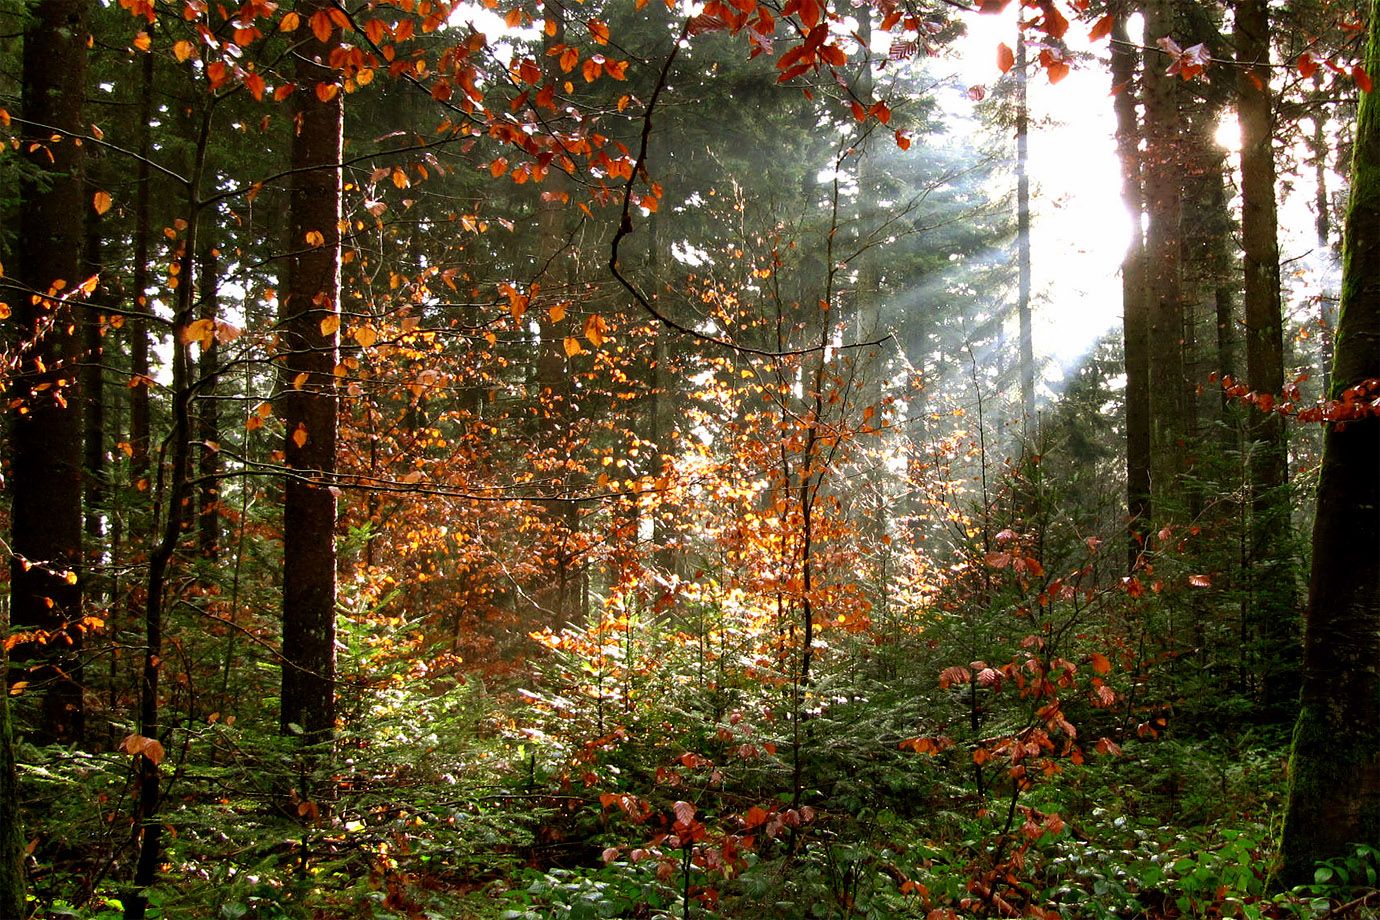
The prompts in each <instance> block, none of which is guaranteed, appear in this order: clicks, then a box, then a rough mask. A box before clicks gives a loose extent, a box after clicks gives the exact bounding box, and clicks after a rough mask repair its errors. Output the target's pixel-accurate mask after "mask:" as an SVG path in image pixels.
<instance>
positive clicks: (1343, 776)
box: [1282, 0, 1380, 884]
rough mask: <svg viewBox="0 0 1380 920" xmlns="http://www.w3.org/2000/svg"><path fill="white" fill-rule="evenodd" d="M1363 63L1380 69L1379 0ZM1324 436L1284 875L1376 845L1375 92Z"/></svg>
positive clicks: (1303, 874)
mask: <svg viewBox="0 0 1380 920" xmlns="http://www.w3.org/2000/svg"><path fill="white" fill-rule="evenodd" d="M1364 66H1365V67H1366V70H1367V72H1368V73H1377V74H1380V0H1372V2H1371V4H1370V28H1369V40H1368V44H1367V50H1366V55H1365V58H1364ZM1351 177H1352V178H1351V201H1350V203H1349V205H1348V206H1347V216H1346V226H1345V229H1344V230H1343V244H1342V246H1343V249H1342V298H1341V308H1340V312H1339V314H1338V318H1337V334H1336V339H1335V345H1334V347H1335V356H1334V358H1333V362H1332V390H1331V392H1330V393H1329V394H1328V396H1329V398H1330V399H1331V401H1332V405H1331V407H1330V409H1331V411H1330V413H1329V414H1330V418H1329V420H1328V421H1327V423H1326V426H1327V427H1326V430H1325V433H1324V435H1323V459H1322V467H1321V469H1320V470H1319V473H1318V496H1317V502H1318V508H1317V516H1316V518H1315V522H1314V524H1313V565H1312V572H1311V573H1310V576H1309V581H1308V613H1307V616H1306V618H1305V621H1304V636H1303V670H1302V687H1303V689H1302V695H1301V708H1300V710H1299V717H1298V723H1297V725H1296V726H1295V729H1294V744H1293V755H1292V757H1291V759H1290V780H1289V801H1288V806H1287V811H1286V816H1285V820H1284V839H1283V843H1282V851H1283V858H1284V868H1283V878H1284V881H1285V883H1286V884H1302V883H1305V882H1308V881H1311V880H1312V878H1313V869H1314V866H1315V865H1316V864H1317V862H1318V861H1319V860H1323V859H1330V858H1337V857H1345V856H1348V855H1350V848H1351V847H1352V846H1353V845H1355V844H1369V845H1371V846H1375V845H1377V844H1380V472H1378V471H1380V414H1377V413H1376V411H1375V405H1374V400H1375V399H1376V397H1377V395H1380V394H1378V392H1377V391H1380V274H1377V273H1376V271H1375V266H1376V265H1380V99H1377V98H1376V95H1375V93H1374V92H1364V93H1362V95H1361V103H1360V108H1359V110H1358V112H1357V115H1356V138H1355V147H1354V149H1353V152H1352V165H1351Z"/></svg>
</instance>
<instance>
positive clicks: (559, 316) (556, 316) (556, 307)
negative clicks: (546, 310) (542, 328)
mask: <svg viewBox="0 0 1380 920" xmlns="http://www.w3.org/2000/svg"><path fill="white" fill-rule="evenodd" d="M563 319H565V304H564V303H557V304H552V305H551V322H553V323H559V322H560V321H561V320H563Z"/></svg>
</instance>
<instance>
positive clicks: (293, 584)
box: [281, 0, 344, 742]
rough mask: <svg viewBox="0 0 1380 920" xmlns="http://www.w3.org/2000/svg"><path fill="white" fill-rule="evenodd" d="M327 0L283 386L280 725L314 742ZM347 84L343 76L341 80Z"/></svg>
mask: <svg viewBox="0 0 1380 920" xmlns="http://www.w3.org/2000/svg"><path fill="white" fill-rule="evenodd" d="M328 9H330V3H328V2H325V0H302V2H300V3H298V5H297V12H298V14H299V15H300V16H301V26H300V28H299V30H298V33H297V41H298V42H299V44H298V52H297V55H296V57H295V64H294V79H295V81H296V83H297V85H298V87H299V88H300V89H299V91H298V92H297V93H295V94H294V95H293V98H294V99H296V100H297V131H296V133H295V134H294V135H293V139H292V168H293V169H294V170H295V171H296V172H295V173H294V175H293V182H292V190H291V194H290V200H289V206H288V248H289V251H290V252H291V256H290V258H289V260H288V269H287V284H286V297H285V299H284V301H283V340H284V345H285V355H284V362H283V366H284V368H285V376H286V379H287V387H286V389H285V391H284V393H283V396H282V412H283V422H284V425H285V428H286V432H287V439H286V443H285V447H284V450H285V453H286V459H287V467H288V471H289V472H288V479H287V484H286V488H285V490H284V493H285V494H284V499H283V685H282V709H281V726H282V730H283V732H284V733H285V734H295V733H297V732H298V731H300V732H301V733H302V734H303V736H304V738H305V739H306V740H307V741H308V742H321V741H326V740H328V739H330V738H331V736H332V734H333V732H334V728H335V574H336V571H335V570H336V550H335V521H336V501H335V494H334V492H333V484H332V482H331V478H332V477H333V476H334V475H335V469H336V461H335V445H336V411H337V406H336V391H335V390H336V387H335V377H334V374H333V371H334V369H335V365H336V361H337V357H336V352H337V349H338V347H339V340H340V336H339V332H338V327H339V324H340V209H341V171H340V159H341V153H342V143H343V142H342V132H343V128H344V110H343V107H342V102H341V100H342V96H343V93H342V92H340V91H337V92H336V93H335V94H334V95H332V96H331V97H330V98H329V99H328V100H326V101H322V99H321V96H322V95H324V94H322V93H318V92H316V91H315V88H316V87H317V86H318V85H320V84H325V85H327V86H336V85H337V84H338V74H336V73H335V72H334V71H333V70H332V69H331V68H330V67H329V66H327V64H326V61H327V60H328V58H329V55H330V52H331V49H332V48H334V47H336V46H337V45H338V44H339V41H340V35H339V31H338V30H337V29H334V28H333V29H332V32H331V35H330V38H329V39H328V40H327V41H325V42H322V41H319V40H317V38H316V37H315V36H314V35H313V34H312V30H311V25H310V21H311V18H312V15H313V14H314V13H316V12H318V11H325V10H328ZM337 90H338V87H337Z"/></svg>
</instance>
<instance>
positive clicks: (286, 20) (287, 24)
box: [278, 12, 302, 32]
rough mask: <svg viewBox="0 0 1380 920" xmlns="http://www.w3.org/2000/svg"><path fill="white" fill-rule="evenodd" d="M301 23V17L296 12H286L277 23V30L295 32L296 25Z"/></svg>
mask: <svg viewBox="0 0 1380 920" xmlns="http://www.w3.org/2000/svg"><path fill="white" fill-rule="evenodd" d="M301 24H302V17H301V16H299V15H297V13H295V12H293V13H288V14H287V15H286V16H284V17H283V21H282V22H280V23H278V31H279V32H296V31H297V27H298V26H300V25H301Z"/></svg>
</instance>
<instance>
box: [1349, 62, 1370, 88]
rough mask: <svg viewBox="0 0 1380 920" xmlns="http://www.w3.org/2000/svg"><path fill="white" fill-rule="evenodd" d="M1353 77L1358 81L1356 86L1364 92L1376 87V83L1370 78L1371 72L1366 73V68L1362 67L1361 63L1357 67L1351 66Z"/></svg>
mask: <svg viewBox="0 0 1380 920" xmlns="http://www.w3.org/2000/svg"><path fill="white" fill-rule="evenodd" d="M1351 79H1353V80H1355V81H1356V86H1357V87H1358V88H1359V89H1360V90H1361V92H1363V93H1368V92H1370V91H1371V89H1372V88H1373V87H1374V84H1373V83H1372V82H1371V79H1370V74H1368V73H1366V69H1365V68H1364V67H1362V66H1361V65H1360V64H1357V65H1356V66H1355V67H1353V68H1351Z"/></svg>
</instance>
